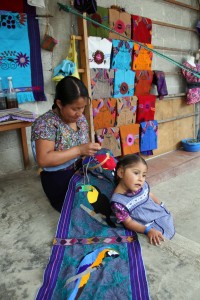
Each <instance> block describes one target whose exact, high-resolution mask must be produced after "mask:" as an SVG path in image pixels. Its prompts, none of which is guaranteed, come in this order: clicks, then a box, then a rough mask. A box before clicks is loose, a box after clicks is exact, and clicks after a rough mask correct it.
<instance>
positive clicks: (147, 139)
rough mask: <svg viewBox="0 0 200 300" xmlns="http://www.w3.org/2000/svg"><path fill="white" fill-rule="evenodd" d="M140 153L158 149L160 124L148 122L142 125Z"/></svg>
mask: <svg viewBox="0 0 200 300" xmlns="http://www.w3.org/2000/svg"><path fill="white" fill-rule="evenodd" d="M140 129H141V130H140V151H141V152H143V151H147V152H148V151H149V150H154V149H157V147H158V146H157V140H158V122H157V121H156V120H154V121H147V122H142V123H140Z"/></svg>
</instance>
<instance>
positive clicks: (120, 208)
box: [111, 202, 130, 223]
mask: <svg viewBox="0 0 200 300" xmlns="http://www.w3.org/2000/svg"><path fill="white" fill-rule="evenodd" d="M111 209H112V211H113V213H114V214H115V216H116V219H117V223H121V222H124V221H125V220H126V219H127V218H128V217H130V214H129V212H128V210H127V209H126V207H125V206H124V205H122V204H119V203H116V202H113V203H112V204H111Z"/></svg>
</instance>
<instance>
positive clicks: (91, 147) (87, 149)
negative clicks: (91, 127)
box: [78, 143, 101, 156]
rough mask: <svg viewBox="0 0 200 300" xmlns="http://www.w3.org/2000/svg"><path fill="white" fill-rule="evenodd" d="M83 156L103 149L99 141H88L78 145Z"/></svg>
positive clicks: (91, 154)
mask: <svg viewBox="0 0 200 300" xmlns="http://www.w3.org/2000/svg"><path fill="white" fill-rule="evenodd" d="M78 148H79V150H80V155H81V156H84V155H85V156H93V155H94V154H95V153H96V152H97V151H98V150H100V149H101V146H100V145H99V144H98V143H88V144H83V145H79V146H78Z"/></svg>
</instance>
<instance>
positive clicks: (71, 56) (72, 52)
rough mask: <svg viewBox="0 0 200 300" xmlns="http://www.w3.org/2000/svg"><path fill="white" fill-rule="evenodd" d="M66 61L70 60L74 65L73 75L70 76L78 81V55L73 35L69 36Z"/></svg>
mask: <svg viewBox="0 0 200 300" xmlns="http://www.w3.org/2000/svg"><path fill="white" fill-rule="evenodd" d="M66 59H68V60H71V61H73V62H74V63H75V70H74V73H73V74H72V76H74V77H77V78H78V79H80V76H79V73H78V55H77V52H76V40H75V36H74V35H72V36H71V44H70V48H69V52H68V56H67V57H66Z"/></svg>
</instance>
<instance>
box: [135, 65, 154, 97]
mask: <svg viewBox="0 0 200 300" xmlns="http://www.w3.org/2000/svg"><path fill="white" fill-rule="evenodd" d="M152 81H153V71H150V70H149V71H148V70H143V71H140V70H137V71H135V92H134V94H135V95H136V96H146V95H149V94H150V90H151V85H152Z"/></svg>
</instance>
